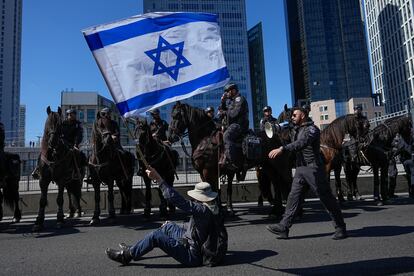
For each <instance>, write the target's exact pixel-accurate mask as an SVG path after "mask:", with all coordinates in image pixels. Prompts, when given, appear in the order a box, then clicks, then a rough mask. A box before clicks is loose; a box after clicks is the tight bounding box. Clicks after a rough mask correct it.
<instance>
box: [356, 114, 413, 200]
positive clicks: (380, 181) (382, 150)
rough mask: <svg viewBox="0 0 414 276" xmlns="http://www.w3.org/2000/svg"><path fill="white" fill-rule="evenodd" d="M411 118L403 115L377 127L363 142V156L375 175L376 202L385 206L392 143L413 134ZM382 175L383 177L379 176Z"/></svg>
mask: <svg viewBox="0 0 414 276" xmlns="http://www.w3.org/2000/svg"><path fill="white" fill-rule="evenodd" d="M411 128H412V122H411V118H410V117H407V116H404V115H401V116H397V117H394V118H390V119H388V120H386V121H384V122H383V123H382V124H379V125H378V126H376V127H375V128H374V129H373V130H372V131H370V132H369V133H368V135H367V136H366V138H365V139H364V141H363V147H362V148H363V150H362V152H363V154H364V156H365V157H366V158H367V160H368V161H369V163H370V164H371V166H372V171H373V174H374V200H375V201H376V202H377V205H383V204H385V203H387V200H388V164H389V153H388V152H389V151H390V150H391V147H392V145H391V143H392V141H393V139H394V137H395V135H397V133H399V134H401V135H402V136H403V137H405V136H407V135H410V134H411ZM379 173H381V175H380V174H379Z"/></svg>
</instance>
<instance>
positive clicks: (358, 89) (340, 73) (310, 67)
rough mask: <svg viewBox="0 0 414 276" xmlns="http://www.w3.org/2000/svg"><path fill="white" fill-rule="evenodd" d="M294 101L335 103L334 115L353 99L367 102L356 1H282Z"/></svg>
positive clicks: (368, 92)
mask: <svg viewBox="0 0 414 276" xmlns="http://www.w3.org/2000/svg"><path fill="white" fill-rule="evenodd" d="M284 3H285V11H286V26H287V35H288V51H289V58H290V72H291V83H292V102H293V104H296V105H302V104H303V103H304V102H316V101H324V100H328V99H334V100H335V102H336V111H337V115H339V116H340V115H344V114H345V113H348V112H349V111H348V108H347V106H348V104H347V101H348V100H349V99H351V98H369V97H371V94H372V91H371V79H370V71H369V62H368V52H367V46H366V40H365V36H364V25H363V21H362V17H361V9H360V1H359V0H285V2H284Z"/></svg>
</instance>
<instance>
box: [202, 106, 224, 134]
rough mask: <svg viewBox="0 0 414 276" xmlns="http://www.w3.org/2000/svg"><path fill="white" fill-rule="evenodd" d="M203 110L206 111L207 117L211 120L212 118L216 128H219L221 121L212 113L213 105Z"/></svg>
mask: <svg viewBox="0 0 414 276" xmlns="http://www.w3.org/2000/svg"><path fill="white" fill-rule="evenodd" d="M204 112H205V113H206V115H207V116H208V117H210V118H211V120H213V122H214V124H215V125H216V129H221V127H222V122H221V121H220V119H219V118H217V117H215V115H214V107H212V106H209V107H207V108H206V109H204Z"/></svg>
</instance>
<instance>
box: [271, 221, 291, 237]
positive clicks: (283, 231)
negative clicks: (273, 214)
mask: <svg viewBox="0 0 414 276" xmlns="http://www.w3.org/2000/svg"><path fill="white" fill-rule="evenodd" d="M266 229H267V230H269V231H270V232H272V233H273V234H276V235H278V236H279V239H287V238H288V237H289V229H288V228H286V227H285V226H283V225H282V224H280V223H276V224H272V225H268V226H266Z"/></svg>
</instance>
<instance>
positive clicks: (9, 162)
mask: <svg viewBox="0 0 414 276" xmlns="http://www.w3.org/2000/svg"><path fill="white" fill-rule="evenodd" d="M3 154H4V165H5V177H4V181H3V182H0V184H2V185H0V221H1V220H2V219H3V199H4V202H5V204H6V205H7V206H8V207H9V208H10V209H12V210H14V213H13V219H12V223H17V222H20V220H21V218H22V213H21V210H20V208H19V200H20V196H19V181H20V167H21V162H20V156H19V155H18V154H13V153H10V152H4V153H3ZM2 190H3V191H2Z"/></svg>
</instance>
